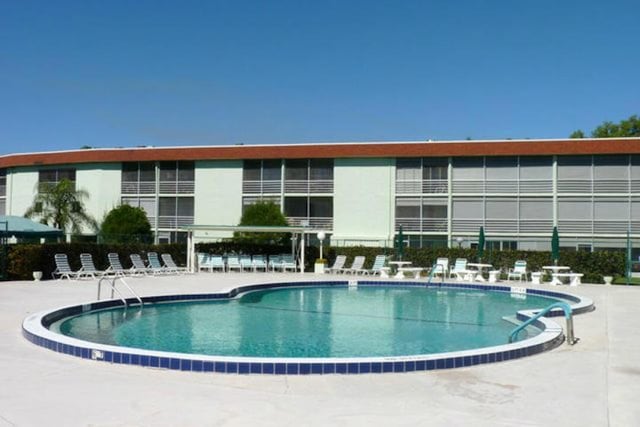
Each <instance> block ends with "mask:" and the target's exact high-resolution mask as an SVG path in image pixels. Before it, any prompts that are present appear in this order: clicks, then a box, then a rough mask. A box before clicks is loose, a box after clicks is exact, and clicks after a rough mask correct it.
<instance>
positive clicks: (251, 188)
mask: <svg viewBox="0 0 640 427" xmlns="http://www.w3.org/2000/svg"><path fill="white" fill-rule="evenodd" d="M281 190H282V182H281V181H280V180H277V181H276V180H271V181H242V192H243V193H244V194H265V193H266V194H280V192H281Z"/></svg>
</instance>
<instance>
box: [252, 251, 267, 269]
mask: <svg viewBox="0 0 640 427" xmlns="http://www.w3.org/2000/svg"><path fill="white" fill-rule="evenodd" d="M259 270H263V271H265V272H266V271H267V258H266V257H265V256H264V255H254V256H253V271H259Z"/></svg>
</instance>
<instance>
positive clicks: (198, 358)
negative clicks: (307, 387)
mask: <svg viewBox="0 0 640 427" xmlns="http://www.w3.org/2000/svg"><path fill="white" fill-rule="evenodd" d="M319 285H322V286H325V285H329V286H333V285H335V286H360V285H363V286H399V285H400V286H403V287H405V286H409V287H413V286H415V287H427V288H445V289H476V290H483V291H498V292H509V293H512V294H523V295H526V294H531V295H539V296H550V297H555V298H561V299H564V300H566V301H570V303H571V307H572V311H573V314H580V313H584V312H588V311H591V310H593V309H594V306H593V301H592V300H590V299H588V298H584V297H579V296H576V295H572V294H567V293H564V292H556V291H546V290H541V289H532V288H524V287H515V286H501V285H500V286H498V285H482V284H475V283H470V284H466V283H425V282H418V281H407V282H402V283H399V282H397V281H376V280H329V281H321V282H318V281H302V282H298V281H295V282H274V283H256V284H247V285H240V286H237V287H234V288H232V289H230V290H229V291H227V292H219V293H204V294H184V295H160V296H147V297H143V298H142V300H143V302H145V303H162V302H178V301H195V300H211V299H228V298H234V297H236V296H238V295H239V294H242V293H245V292H249V291H254V290H260V289H268V288H282V287H304V286H319ZM127 301H128V302H129V303H131V304H134V303H136V302H137V301H136V300H135V299H133V298H131V299H128V300H127ZM122 305H123V302H122V301H121V300H104V301H93V302H89V303H85V304H75V305H71V306H67V307H61V308H58V309H54V310H53V311H52V310H47V311H42V312H39V313H35V314H33V315H30V316H28V317H27V318H26V319H25V320H24V322H23V325H22V333H23V336H24V337H25V338H26V339H27V340H29V341H30V342H32V343H34V344H36V345H38V346H41V347H44V348H47V349H49V350H52V351H55V352H58V353H63V354H68V355H72V356H75V357H80V358H83V359H89V360H95V361H103V362H109V363H116V364H128V365H139V366H144V367H152V368H161V369H171V370H180V371H191V372H212V373H228V374H274V375H307V374H370V373H371V374H375V373H391V372H394V373H398V372H413V371H429V370H439V369H452V368H460V367H468V366H474V365H479V364H486V363H495V362H501V361H507V360H513V359H518V358H521V357H526V356H531V355H534V354H538V353H541V352H543V351H547V350H550V349H553V348H556V347H557V346H559V345H560V344H562V342H563V341H564V340H565V337H564V333H563V329H562V327H561V326H560V325H559V324H558V323H556V322H555V321H553V320H551V319H550V318H546V317H541V318H539V319H538V320H536V321H535V322H534V325H535V326H536V327H538V328H540V329H541V330H542V332H541V333H540V334H538V335H536V336H534V337H532V338H528V339H525V340H522V341H517V342H515V343H510V344H504V345H499V346H492V347H482V348H477V349H471V350H463V351H454V352H446V353H433V354H426V355H412V356H393V357H357V358H266V357H240V356H237V357H236V356H205V355H195V354H187V353H171V352H163V351H152V350H144V349H136V348H129V347H119V346H112V345H106V344H98V343H92V342H87V341H82V340H79V339H76V338H71V337H67V336H64V335H61V334H58V333H55V332H52V331H51V330H49V329H48V326H49V325H51V324H52V323H53V322H55V321H57V320H59V319H61V318H64V317H68V316H72V315H76V314H80V313H84V312H87V311H91V310H100V309H105V308H111V307H118V306H122ZM132 309H134V308H133V307H132ZM538 311H539V310H523V311H519V312H517V313H514V314H516V316H517V318H518V319H519V320H525V319H528V318H530V317H532V316H533V315H534V314H535V313H537V312H538ZM562 315H564V313H563V312H562V311H561V310H553V311H551V312H550V313H549V314H548V317H556V316H562Z"/></svg>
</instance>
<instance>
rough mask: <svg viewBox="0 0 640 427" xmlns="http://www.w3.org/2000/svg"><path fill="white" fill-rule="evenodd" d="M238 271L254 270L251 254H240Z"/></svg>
mask: <svg viewBox="0 0 640 427" xmlns="http://www.w3.org/2000/svg"><path fill="white" fill-rule="evenodd" d="M240 271H254V269H253V261H252V260H251V255H241V256H240Z"/></svg>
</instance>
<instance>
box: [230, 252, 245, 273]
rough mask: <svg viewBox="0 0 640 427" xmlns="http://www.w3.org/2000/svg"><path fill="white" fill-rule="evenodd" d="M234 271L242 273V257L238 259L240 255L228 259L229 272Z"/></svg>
mask: <svg viewBox="0 0 640 427" xmlns="http://www.w3.org/2000/svg"><path fill="white" fill-rule="evenodd" d="M232 270H238V272H241V271H242V264H240V257H238V255H229V256H228V257H227V271H229V272H231V271H232Z"/></svg>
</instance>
